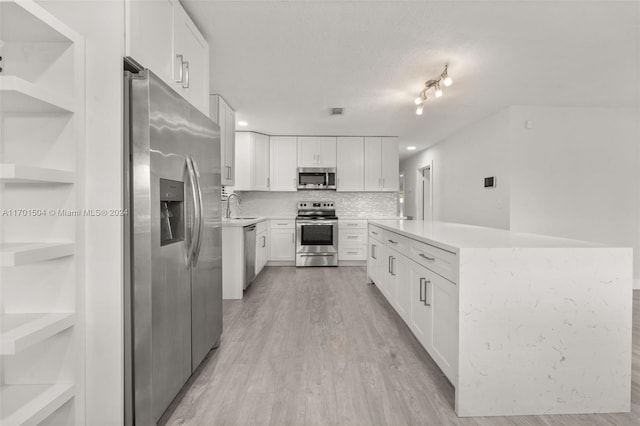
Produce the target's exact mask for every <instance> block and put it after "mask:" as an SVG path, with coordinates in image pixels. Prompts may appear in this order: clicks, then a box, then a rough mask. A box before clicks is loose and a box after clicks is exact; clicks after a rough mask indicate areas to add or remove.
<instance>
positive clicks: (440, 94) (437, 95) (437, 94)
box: [436, 83, 442, 98]
mask: <svg viewBox="0 0 640 426" xmlns="http://www.w3.org/2000/svg"><path fill="white" fill-rule="evenodd" d="M441 97H442V89H441V88H440V83H437V84H436V98H441Z"/></svg>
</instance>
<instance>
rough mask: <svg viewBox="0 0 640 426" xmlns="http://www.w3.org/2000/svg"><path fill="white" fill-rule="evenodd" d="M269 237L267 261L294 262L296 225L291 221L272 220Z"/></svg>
mask: <svg viewBox="0 0 640 426" xmlns="http://www.w3.org/2000/svg"><path fill="white" fill-rule="evenodd" d="M269 231H270V233H271V235H270V237H269V261H275V262H292V261H295V260H296V224H295V220H293V219H284V220H283V219H272V220H271V224H270V230H269Z"/></svg>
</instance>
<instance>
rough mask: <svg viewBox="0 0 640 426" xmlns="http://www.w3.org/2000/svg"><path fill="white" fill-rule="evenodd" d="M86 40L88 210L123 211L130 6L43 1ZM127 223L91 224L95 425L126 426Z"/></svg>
mask: <svg viewBox="0 0 640 426" xmlns="http://www.w3.org/2000/svg"><path fill="white" fill-rule="evenodd" d="M40 4H41V5H42V6H43V7H45V8H46V9H48V10H49V11H50V12H51V13H53V14H54V15H56V16H57V17H58V18H59V19H60V20H62V21H63V22H65V23H66V24H67V25H69V27H71V28H73V29H74V30H75V31H76V32H78V33H79V34H81V35H83V36H84V37H85V49H86V68H85V69H86V149H85V161H86V162H85V166H86V176H87V179H86V182H85V188H86V196H85V202H86V206H85V207H86V208H91V209H115V208H119V207H122V197H123V193H122V174H123V171H122V163H123V156H122V148H123V144H122V132H123V128H122V105H123V99H122V96H123V95H122V78H123V77H122V76H123V64H122V57H123V53H124V1H122V0H114V1H110V0H104V1H57V0H49V1H44V2H41V3H40ZM122 235H123V229H122V218H120V217H96V218H87V220H86V257H85V258H86V263H87V264H86V271H85V273H86V290H85V303H86V304H85V311H86V313H85V316H86V342H85V344H86V365H85V368H86V383H85V386H86V395H85V403H86V406H85V413H86V419H85V420H86V424H88V425H116V424H122V421H123V417H124V416H123V400H124V396H123V377H124V373H123V364H122V359H123V346H122V342H123V335H122V332H123V323H122V279H123V268H122V249H123V240H122Z"/></svg>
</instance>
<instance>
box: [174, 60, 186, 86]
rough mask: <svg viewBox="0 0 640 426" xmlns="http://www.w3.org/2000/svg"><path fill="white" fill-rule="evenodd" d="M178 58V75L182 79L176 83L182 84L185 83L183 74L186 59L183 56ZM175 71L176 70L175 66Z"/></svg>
mask: <svg viewBox="0 0 640 426" xmlns="http://www.w3.org/2000/svg"><path fill="white" fill-rule="evenodd" d="M176 58H177V59H178V60H179V61H180V72H179V73H178V75H179V76H180V78H179V79H177V80H176V83H182V82H183V81H184V72H183V66H184V57H183V56H182V55H176ZM173 69H174V70H175V65H174V68H173Z"/></svg>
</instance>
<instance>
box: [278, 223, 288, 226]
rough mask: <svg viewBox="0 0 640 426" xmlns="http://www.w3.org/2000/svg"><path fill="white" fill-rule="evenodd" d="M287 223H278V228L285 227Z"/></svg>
mask: <svg viewBox="0 0 640 426" xmlns="http://www.w3.org/2000/svg"><path fill="white" fill-rule="evenodd" d="M287 225H288V223H279V224H278V226H287Z"/></svg>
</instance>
